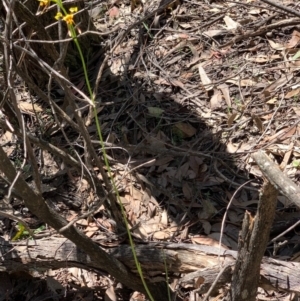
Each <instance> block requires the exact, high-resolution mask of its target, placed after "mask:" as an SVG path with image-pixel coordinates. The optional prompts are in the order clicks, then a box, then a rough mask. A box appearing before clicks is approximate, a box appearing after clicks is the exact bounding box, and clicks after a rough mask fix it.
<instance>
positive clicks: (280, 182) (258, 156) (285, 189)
mask: <svg viewBox="0 0 300 301" xmlns="http://www.w3.org/2000/svg"><path fill="white" fill-rule="evenodd" d="M252 157H253V159H254V160H255V162H256V163H257V165H258V166H259V168H260V169H261V171H262V173H263V174H264V176H265V177H266V178H267V179H268V180H269V181H270V182H271V184H272V185H273V186H274V187H275V188H276V189H277V190H278V192H280V193H282V194H283V195H284V196H286V197H287V198H288V199H289V200H290V201H291V202H292V203H294V204H295V205H297V206H298V207H299V208H300V188H299V187H298V186H297V185H296V184H295V183H294V182H293V181H292V180H291V179H289V178H288V177H287V176H286V175H285V174H284V173H283V172H282V171H281V170H280V168H279V167H278V166H277V165H276V164H275V163H274V162H273V161H272V160H271V159H270V158H269V157H268V156H267V155H266V154H265V153H264V152H262V151H259V152H257V153H254V154H252Z"/></svg>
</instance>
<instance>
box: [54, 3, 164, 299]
mask: <svg viewBox="0 0 300 301" xmlns="http://www.w3.org/2000/svg"><path fill="white" fill-rule="evenodd" d="M52 2H55V3H57V5H58V6H59V7H60V9H61V11H62V12H63V15H64V16H65V17H66V16H67V15H70V14H68V13H67V11H66V10H65V8H64V7H63V4H62V1H61V0H52ZM58 16H59V17H62V15H58ZM71 16H72V17H73V15H71ZM65 21H66V20H65ZM71 21H73V19H72V20H71ZM66 22H67V21H66ZM67 26H68V29H69V31H70V33H71V37H72V39H73V41H74V43H75V45H76V47H77V50H78V53H79V56H80V59H81V63H82V67H83V72H84V77H85V81H86V85H87V89H88V92H89V95H90V98H91V101H92V103H93V104H94V117H95V121H96V128H97V132H98V136H99V140H100V144H101V148H102V152H103V157H104V163H105V166H106V168H107V171H108V175H109V178H110V180H111V183H112V187H113V190H114V192H115V194H116V197H117V200H118V202H119V205H120V207H121V212H122V216H123V219H124V222H125V226H126V231H127V235H128V238H129V243H130V247H131V250H132V255H133V258H134V262H135V265H136V268H137V271H138V273H139V276H140V278H141V281H142V283H143V286H144V288H145V291H146V293H147V295H148V297H149V298H150V300H151V301H154V298H153V296H152V294H151V292H150V291H149V288H148V286H147V283H146V281H145V278H144V275H143V271H142V268H141V265H140V263H139V261H138V258H137V254H136V250H135V246H134V242H133V239H132V235H131V232H130V228H129V224H128V220H127V217H126V212H125V209H124V206H123V204H122V202H121V199H120V195H119V192H118V189H117V186H116V183H115V181H114V179H113V177H112V172H111V168H110V165H109V162H108V158H107V155H106V151H105V146H104V141H103V137H102V131H101V126H100V122H99V120H98V116H97V110H96V106H95V98H94V95H93V92H92V88H91V84H90V81H89V78H88V72H87V68H86V63H85V60H84V57H83V54H82V51H81V47H80V44H79V42H78V39H77V34H76V31H75V28H74V26H73V24H72V22H71V23H68V22H67ZM169 300H170V299H169Z"/></svg>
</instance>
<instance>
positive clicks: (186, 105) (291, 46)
mask: <svg viewBox="0 0 300 301" xmlns="http://www.w3.org/2000/svg"><path fill="white" fill-rule="evenodd" d="M281 4H282V5H284V6H286V7H288V8H290V9H291V10H292V11H293V10H295V11H297V8H298V6H297V4H296V3H294V1H282V2H281ZM91 5H92V6H91ZM158 5H159V3H156V2H155V1H151V2H145V3H142V2H138V1H132V2H130V3H129V2H118V1H115V2H111V3H101V2H100V3H96V4H95V3H87V8H88V9H89V10H90V15H91V17H92V18H93V20H94V24H95V26H96V28H97V30H98V31H99V32H100V33H101V35H102V36H103V43H102V45H101V51H100V52H99V55H98V56H95V57H91V58H88V62H87V63H88V66H89V74H90V77H91V82H92V83H93V84H96V85H98V94H97V99H96V102H97V110H98V112H99V117H100V120H101V123H102V133H103V136H104V138H105V147H106V150H107V154H108V158H109V162H110V165H111V168H112V171H113V175H114V177H115V180H116V181H117V183H118V190H119V193H120V195H121V200H122V203H123V205H124V207H125V209H126V214H127V218H128V222H129V224H130V226H131V231H132V234H133V236H134V239H135V240H136V241H146V242H148V241H168V242H175V243H180V242H185V243H191V244H202V245H209V246H218V245H219V242H221V244H222V245H223V247H225V248H228V249H231V250H237V244H238V238H239V236H238V234H239V231H240V228H241V224H242V220H243V216H244V212H245V210H248V211H250V212H251V213H253V214H255V212H256V206H257V202H258V193H259V188H260V186H261V184H262V182H263V177H262V173H261V171H260V170H259V168H258V167H257V166H256V165H255V164H254V162H253V160H252V159H251V157H250V154H251V153H252V152H254V151H256V150H258V149H263V150H265V151H266V152H267V153H268V154H269V156H271V158H273V160H275V161H276V162H277V163H278V164H279V165H280V167H281V169H282V170H283V171H284V172H285V173H286V174H287V175H288V176H289V177H290V178H291V179H293V181H294V182H296V183H298V179H299V167H300V148H299V147H300V146H299V141H298V139H297V138H298V136H299V131H300V130H299V125H298V124H299V115H300V106H299V93H300V87H299V77H298V69H299V67H300V64H299V61H298V51H299V49H298V47H299V40H300V32H299V28H298V24H299V23H300V19H299V17H298V18H296V17H295V16H293V15H292V14H291V13H289V14H288V13H287V12H285V11H283V10H282V9H280V8H276V7H274V6H272V5H267V4H265V3H264V2H262V1H257V0H253V1H246V0H243V1H222V2H221V1H187V0H186V1H184V2H183V3H180V2H176V3H172V4H170V5H166V7H165V9H164V11H163V12H161V13H159V14H152V15H153V16H152V17H151V18H150V17H149V18H144V19H141V18H143V16H146V17H147V16H149V15H150V14H151V12H152V11H153V10H154V9H155V8H156V7H157V6H158ZM124 32H125V33H124ZM99 48H100V45H99ZM103 53H104V54H105V56H104V55H103ZM70 76H71V78H72V81H73V82H75V83H76V86H77V87H78V88H79V89H81V90H83V91H84V90H85V84H84V78H83V73H82V70H78V71H76V72H75V71H72V72H71V75H70ZM52 92H53V93H55V94H56V95H57V101H58V102H57V103H58V104H59V105H61V106H62V107H63V104H64V103H63V97H62V96H61V95H63V92H62V91H60V90H59V89H55V87H54V88H53V91H52ZM18 95H19V97H20V109H21V111H22V113H23V114H24V116H25V121H26V127H27V129H28V130H29V131H31V132H34V131H35V130H36V129H37V128H38V127H42V128H43V135H45V136H47V137H48V139H49V141H51V143H52V144H54V145H56V146H57V147H59V148H62V149H64V150H66V151H68V152H70V153H71V154H72V148H75V149H76V150H77V151H78V152H79V153H80V154H81V155H82V156H83V155H84V153H85V151H86V150H85V149H84V147H83V146H82V141H81V137H78V134H77V133H76V132H75V131H74V130H73V129H71V128H68V127H67V126H66V128H65V132H66V134H67V137H68V139H70V141H71V142H72V145H70V144H69V142H68V141H67V140H66V137H65V136H64V135H62V134H61V131H60V129H59V128H58V127H57V125H56V123H55V120H54V119H53V116H52V113H51V110H50V109H49V108H45V107H43V106H44V105H43V104H42V103H41V102H35V103H34V105H32V103H31V102H30V100H29V97H28V94H27V91H26V89H25V88H22V86H21V85H19V88H18ZM64 110H65V111H66V112H67V113H68V108H67V107H66V108H64ZM82 116H83V118H84V122H85V124H86V127H87V129H88V132H89V134H90V136H91V137H93V140H92V141H93V143H94V145H95V147H96V149H97V151H98V154H99V157H101V147H100V145H99V142H98V139H97V135H96V128H95V124H94V121H93V118H92V117H91V116H90V115H89V114H88V109H85V108H84V107H82ZM71 117H72V116H71ZM0 141H1V145H2V146H3V147H4V149H5V151H6V153H7V154H8V155H9V156H10V158H12V159H13V160H14V161H15V164H16V165H18V162H17V161H18V160H20V161H21V160H22V159H21V155H20V152H21V150H20V149H19V148H18V142H17V137H16V136H14V135H13V134H11V133H10V132H9V131H2V133H1V138H0ZM37 157H38V156H37ZM39 160H40V161H39V162H42V164H41V172H42V174H43V175H44V178H43V184H44V185H45V186H44V187H43V195H44V196H45V197H46V198H47V199H48V200H49V202H50V203H51V204H52V206H54V207H55V208H56V210H59V212H60V213H61V214H63V215H64V216H65V217H66V219H67V220H69V221H71V220H72V219H74V218H76V217H78V216H80V215H81V214H82V213H84V212H85V211H86V210H87V209H88V208H89V206H90V205H91V204H92V203H93V202H94V200H95V198H96V196H95V193H94V191H93V190H92V188H91V187H90V186H89V184H88V182H87V181H85V180H84V179H82V178H81V176H80V174H78V173H76V172H75V171H74V170H73V169H72V168H69V167H67V166H63V164H62V163H61V162H60V161H59V160H57V158H56V157H55V156H54V155H53V154H51V153H50V152H47V151H43V154H42V155H40V157H39ZM19 164H21V163H20V162H19ZM26 168H27V169H28V170H26ZM26 171H28V178H27V179H28V181H30V180H31V178H30V177H31V174H30V167H29V166H25V168H23V173H24V174H26V173H25V172H26ZM5 193H6V192H5V191H4V192H3V194H5ZM11 207H12V209H13V210H14V211H20V212H22V214H23V218H24V219H25V220H26V221H27V222H28V224H29V225H30V227H31V228H35V229H39V227H40V226H41V221H38V220H36V219H34V217H33V216H31V214H30V213H27V212H26V208H24V207H23V205H22V203H21V202H20V201H19V200H18V198H14V199H12V203H11ZM226 208H228V212H227V217H226V223H225V226H224V227H222V220H223V218H224V213H225V210H226ZM24 210H25V211H24ZM298 220H299V211H298V209H297V208H296V207H295V206H294V205H293V204H291V203H290V202H289V201H288V199H287V198H286V197H284V196H279V197H278V205H277V215H276V218H275V221H274V226H273V229H272V232H271V238H270V244H269V248H268V249H267V251H266V255H269V256H273V257H275V258H281V259H282V258H286V259H289V260H293V261H297V260H298V259H297V258H298V257H297V256H298V255H297V254H298V253H297V252H298V251H299V247H298V241H299V235H298V232H297V228H294V229H293V230H291V231H289V232H287V233H284V234H282V233H283V232H284V231H285V230H286V229H288V228H289V227H290V226H292V225H293V224H294V223H295V222H297V221H298ZM12 226H16V225H15V224H14V223H11V222H9V220H8V219H7V218H5V219H2V221H1V234H2V236H3V237H4V238H6V239H11V238H12V237H14V235H15V232H16V229H14V228H13V227H12ZM77 226H78V227H79V228H80V229H82V230H83V231H84V232H85V234H86V235H87V236H88V237H91V238H92V239H93V240H95V241H97V242H98V243H99V244H100V245H101V246H103V247H113V246H117V245H119V244H122V242H124V240H125V238H124V236H118V235H116V233H115V230H116V226H115V221H114V220H113V219H111V218H110V216H109V214H108V213H107V211H106V208H105V206H102V207H101V208H99V210H98V212H95V213H94V215H93V217H85V218H82V219H80V220H79V221H77ZM50 230H51V229H47V230H44V229H41V231H42V233H49V231H50ZM281 234H282V236H281V237H280V238H278V241H279V242H281V243H282V242H283V243H282V245H275V244H273V243H271V239H274V238H276V237H277V236H278V235H281ZM172 276H173V277H171V278H172V279H171V286H172V287H173V288H174V289H175V290H177V291H178V294H179V295H181V296H183V297H184V298H185V299H184V300H193V299H192V297H191V294H190V292H191V291H193V290H195V289H197V285H199V284H198V282H197V279H196V280H195V281H194V282H189V283H188V284H183V285H182V286H178V285H177V282H176V278H180V277H181V276H182V275H172ZM13 281H16V280H13ZM198 281H200V280H199V279H198ZM14 283H16V282H14ZM111 284H113V285H111ZM7 285H8V284H7ZM51 286H52V287H54V288H53V289H52V293H53V294H54V296H52V297H53V298H55V294H57V291H56V290H57V289H58V290H59V289H62V288H63V289H64V290H65V291H66V294H69V295H68V296H69V298H70V300H71V299H72V300H80V298H82V296H84V298H85V299H84V300H103V299H104V300H128V299H129V298H131V299H130V300H144V296H143V295H141V294H139V293H136V292H135V293H134V294H133V295H131V297H129V294H130V292H128V291H127V290H125V289H122V288H121V287H120V285H119V284H117V283H116V282H115V281H114V279H112V278H111V277H109V275H103V276H102V277H99V275H97V274H95V273H92V272H86V271H84V270H81V269H79V268H68V269H67V268H66V269H60V270H58V271H49V272H48V275H47V277H46V284H45V286H44V291H45V292H44V293H45V294H46V291H49V288H51ZM95 288H96V291H97V293H95ZM22 289H24V286H22ZM26 289H28V287H26ZM39 289H41V287H39ZM16 290H17V289H16ZM34 291H37V289H36V288H35V289H34ZM31 292H32V290H31ZM38 294H42V292H41V291H39V292H38ZM272 294H273V295H272V297H274V296H276V297H278V298H285V297H286V298H288V297H289V298H290V297H291V296H287V295H283V294H282V293H279V292H275V291H272ZM222 296H223V295H222V292H220V295H219V297H216V298H217V299H214V300H219V299H221V298H222ZM258 296H259V297H260V298H264V300H267V298H269V295H268V294H267V293H265V292H264V291H263V290H261V291H259V293H258ZM56 297H57V298H61V297H60V296H59V295H57V296H56ZM200 297H201V296H198V298H199V299H198V300H202V299H200ZM28 298H29V299H28V300H34V299H30V298H31V297H28ZM49 298H50V297H49ZM93 298H94V299H93ZM218 298H219V299H218ZM53 300H54V299H53Z"/></svg>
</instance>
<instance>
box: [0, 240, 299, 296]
mask: <svg viewBox="0 0 300 301" xmlns="http://www.w3.org/2000/svg"><path fill="white" fill-rule="evenodd" d="M135 247H136V251H137V255H138V259H139V261H140V263H141V265H142V267H143V271H144V272H145V276H146V277H147V278H149V279H152V281H155V280H158V281H161V277H160V276H161V275H162V274H163V273H164V272H165V262H166V264H167V268H168V274H169V276H172V273H183V274H186V275H185V276H183V277H182V278H181V280H180V282H181V283H183V282H188V281H191V280H194V279H196V278H197V277H200V276H201V277H203V278H204V280H205V281H204V283H203V288H202V291H201V293H205V292H206V291H207V290H208V289H209V287H210V285H211V284H212V282H213V281H214V280H215V278H216V277H217V275H218V272H219V271H220V268H219V262H218V254H219V253H221V260H220V264H221V265H222V266H226V265H228V266H232V265H233V264H234V263H235V259H236V257H237V252H235V251H230V250H225V249H221V250H219V248H216V247H209V246H202V245H191V244H182V243H180V244H175V243H148V244H136V246H135ZM106 252H107V253H108V254H110V255H113V257H114V258H116V259H117V260H119V261H120V262H122V263H123V264H124V265H126V266H127V268H128V269H129V270H131V271H133V272H134V271H135V269H136V267H135V264H134V261H133V258H132V252H131V249H130V246H129V245H120V246H118V247H116V248H107V249H106ZM0 253H1V259H0V264H1V266H0V270H2V271H16V270H23V271H24V270H25V271H26V270H46V269H50V268H51V269H57V268H66V267H80V268H83V269H94V270H102V268H103V265H102V263H100V262H99V261H96V260H93V259H91V258H90V257H89V256H88V255H87V254H86V253H85V252H83V251H82V250H81V249H79V248H78V247H76V245H75V244H74V243H72V242H71V241H69V240H67V239H65V238H61V237H56V238H55V237H53V238H47V239H41V240H36V241H34V240H31V241H28V242H26V241H24V242H15V243H10V242H7V241H2V242H0ZM1 267H2V268H1ZM231 274H232V273H231V270H230V271H228V270H227V272H226V273H224V274H223V275H222V277H221V278H220V283H221V284H222V283H230V282H231ZM260 275H261V280H260V284H259V286H261V287H263V288H264V289H266V290H276V289H278V290H285V291H292V292H297V293H300V263H299V262H286V261H280V260H274V259H270V258H267V257H264V258H263V260H262V264H261V269H260ZM156 277H158V278H160V279H158V278H156ZM220 283H219V284H220Z"/></svg>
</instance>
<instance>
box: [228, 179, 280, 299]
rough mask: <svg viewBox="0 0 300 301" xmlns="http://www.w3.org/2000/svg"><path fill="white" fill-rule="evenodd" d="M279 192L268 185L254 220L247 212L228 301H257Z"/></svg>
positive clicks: (267, 183) (262, 193)
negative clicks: (261, 265) (263, 261)
mask: <svg viewBox="0 0 300 301" xmlns="http://www.w3.org/2000/svg"><path fill="white" fill-rule="evenodd" d="M277 195H278V193H277V190H276V188H275V187H274V186H273V185H272V184H271V183H270V182H266V183H265V184H264V186H263V187H262V190H261V192H260V197H259V204H258V210H257V213H256V216H255V217H252V216H251V214H250V213H249V212H246V213H245V217H244V221H243V226H242V231H241V233H240V237H239V245H238V258H237V261H236V264H235V269H234V272H233V277H232V283H231V286H230V290H229V292H228V294H227V296H226V298H225V300H227V301H241V300H247V301H255V300H256V294H257V288H258V283H259V275H260V263H261V260H262V257H263V255H264V252H265V250H266V247H267V244H268V241H269V235H270V230H271V227H272V223H273V220H274V216H275V209H276V203H277Z"/></svg>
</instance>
